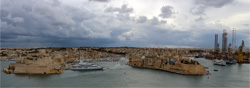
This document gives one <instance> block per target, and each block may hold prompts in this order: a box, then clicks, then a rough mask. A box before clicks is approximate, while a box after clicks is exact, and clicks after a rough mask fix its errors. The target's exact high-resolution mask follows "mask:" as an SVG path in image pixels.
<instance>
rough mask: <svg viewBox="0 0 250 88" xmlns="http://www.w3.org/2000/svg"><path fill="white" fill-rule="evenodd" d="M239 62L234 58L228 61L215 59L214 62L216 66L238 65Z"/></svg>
mask: <svg viewBox="0 0 250 88" xmlns="http://www.w3.org/2000/svg"><path fill="white" fill-rule="evenodd" d="M236 63H237V60H235V59H233V58H232V57H227V59H215V60H213V64H214V65H220V66H226V65H227V64H236Z"/></svg>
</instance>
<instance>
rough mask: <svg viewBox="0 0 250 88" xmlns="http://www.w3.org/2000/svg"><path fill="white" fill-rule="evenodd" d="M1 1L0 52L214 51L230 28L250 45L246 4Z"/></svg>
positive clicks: (229, 0)
mask: <svg viewBox="0 0 250 88" xmlns="http://www.w3.org/2000/svg"><path fill="white" fill-rule="evenodd" d="M0 1H1V47H80V46H97V47H120V46H133V47H197V48H213V47H214V34H219V43H220V45H221V40H222V32H223V29H226V30H227V32H228V43H231V41H232V29H233V28H235V29H236V34H237V40H236V42H237V47H238V45H239V44H240V43H241V40H245V45H246V47H247V48H249V44H250V43H249V40H250V1H249V0H0ZM220 47H221V46H220Z"/></svg>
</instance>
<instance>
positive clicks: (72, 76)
mask: <svg viewBox="0 0 250 88" xmlns="http://www.w3.org/2000/svg"><path fill="white" fill-rule="evenodd" d="M197 61H198V62H199V63H201V64H203V65H204V66H205V67H209V68H208V71H209V72H210V73H211V75H207V76H187V75H179V74H175V73H170V72H166V71H161V70H155V69H142V68H135V67H131V66H128V65H123V64H120V63H121V62H122V61H118V64H117V62H103V61H102V62H97V63H98V64H100V65H101V66H104V67H105V68H104V70H98V71H72V70H65V71H64V73H63V74H51V75H23V74H5V73H3V72H1V87H3V88H5V87H21V88H27V87H84V88H89V87H127V88H134V87H137V88H138V87H140V88H144V87H185V88H193V87H228V88H235V87H249V66H250V65H249V64H232V65H227V66H226V67H224V66H218V65H213V63H212V62H211V61H210V60H206V59H204V58H198V59H197ZM9 63H13V61H1V68H3V67H6V66H8V64H9ZM107 68H109V69H107ZM214 69H217V70H218V71H214ZM29 77H30V78H29Z"/></svg>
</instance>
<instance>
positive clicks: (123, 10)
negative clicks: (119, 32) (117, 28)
mask: <svg viewBox="0 0 250 88" xmlns="http://www.w3.org/2000/svg"><path fill="white" fill-rule="evenodd" d="M133 11H134V9H133V8H128V6H127V4H123V5H122V6H121V8H116V7H108V8H106V9H105V12H119V13H120V14H124V13H125V14H126V13H132V12H133Z"/></svg>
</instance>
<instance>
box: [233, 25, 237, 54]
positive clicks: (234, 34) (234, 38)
mask: <svg viewBox="0 0 250 88" xmlns="http://www.w3.org/2000/svg"><path fill="white" fill-rule="evenodd" d="M236 48H237V47H236V30H235V28H233V30H232V52H233V53H234V52H235V50H236Z"/></svg>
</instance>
